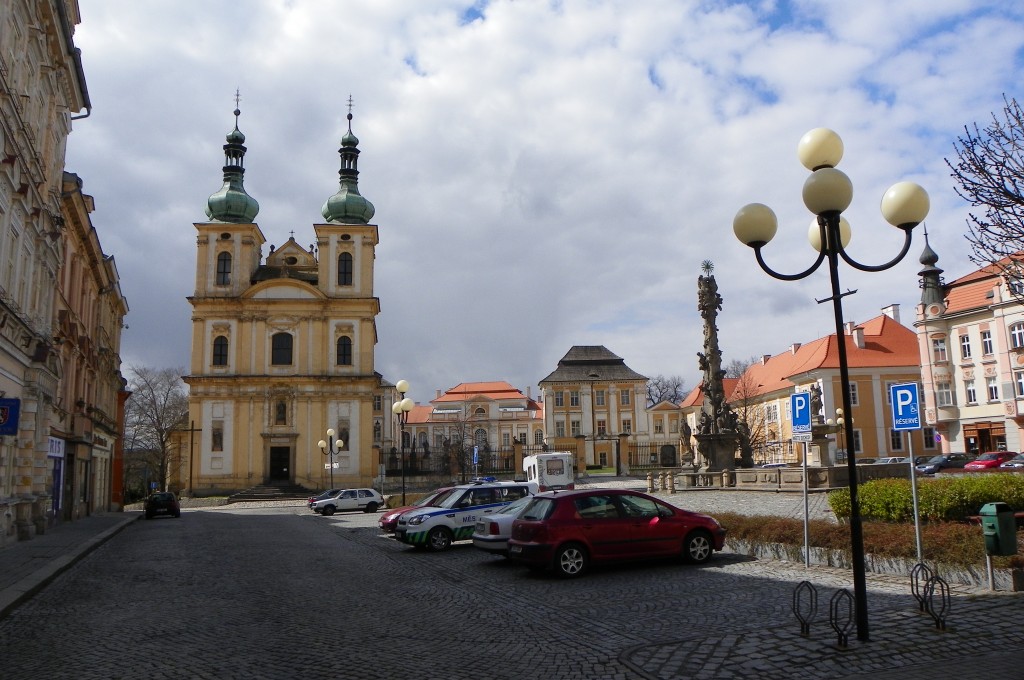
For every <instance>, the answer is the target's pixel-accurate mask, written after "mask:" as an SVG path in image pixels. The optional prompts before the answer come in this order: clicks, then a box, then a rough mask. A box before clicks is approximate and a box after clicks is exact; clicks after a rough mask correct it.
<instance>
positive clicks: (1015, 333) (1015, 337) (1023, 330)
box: [1010, 323, 1024, 349]
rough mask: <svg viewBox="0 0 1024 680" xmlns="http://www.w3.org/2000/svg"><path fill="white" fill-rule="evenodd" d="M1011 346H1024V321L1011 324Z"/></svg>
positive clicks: (1015, 347) (1016, 347) (1017, 347)
mask: <svg viewBox="0 0 1024 680" xmlns="http://www.w3.org/2000/svg"><path fill="white" fill-rule="evenodd" d="M1010 347H1013V348H1014V349H1020V348H1021V347H1024V323H1015V324H1013V325H1012V326H1010Z"/></svg>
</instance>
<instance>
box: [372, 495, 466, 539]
mask: <svg viewBox="0 0 1024 680" xmlns="http://www.w3.org/2000/svg"><path fill="white" fill-rule="evenodd" d="M451 490H452V487H450V486H443V487H441V488H440V489H438V490H436V491H432V492H430V493H428V494H427V495H426V496H424V497H423V498H421V499H419V500H418V501H416V502H415V503H413V504H412V505H403V506H402V507H399V508H395V509H393V510H388V511H387V512H385V513H384V514H383V515H381V516H380V519H379V520H378V521H377V526H379V527H380V528H381V530H383V531H386V532H387V533H389V534H393V533H395V527H397V526H398V516H399V515H401V514H402V513H405V512H409V511H410V510H415V509H416V508H425V507H433V506H434V505H435V504H436V503H439V502H440V500H441V499H442V498H444V496H445V495H447V494H448V493H449V492H450V491H451Z"/></svg>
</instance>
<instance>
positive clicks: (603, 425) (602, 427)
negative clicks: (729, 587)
mask: <svg viewBox="0 0 1024 680" xmlns="http://www.w3.org/2000/svg"><path fill="white" fill-rule="evenodd" d="M1021 373H1022V374H1024V371H1021ZM607 432H608V424H607V422H606V421H604V420H598V421H597V433H598V434H599V435H604V434H607Z"/></svg>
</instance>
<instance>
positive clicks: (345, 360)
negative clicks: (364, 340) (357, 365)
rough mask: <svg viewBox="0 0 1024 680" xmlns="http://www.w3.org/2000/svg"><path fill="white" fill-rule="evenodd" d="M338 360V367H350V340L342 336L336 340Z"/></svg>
mask: <svg viewBox="0 0 1024 680" xmlns="http://www.w3.org/2000/svg"><path fill="white" fill-rule="evenodd" d="M337 354H338V358H337V363H338V365H339V366H351V365H352V338H350V337H348V336H347V335H343V336H341V337H340V338H338V351H337Z"/></svg>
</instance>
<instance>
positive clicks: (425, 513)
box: [395, 482, 537, 552]
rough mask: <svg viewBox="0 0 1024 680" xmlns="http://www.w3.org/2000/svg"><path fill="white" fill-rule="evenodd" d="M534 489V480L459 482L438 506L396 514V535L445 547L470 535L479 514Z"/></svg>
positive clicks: (414, 542) (422, 545)
mask: <svg viewBox="0 0 1024 680" xmlns="http://www.w3.org/2000/svg"><path fill="white" fill-rule="evenodd" d="M536 491H537V483H536V482H478V483H476V484H461V485H459V486H457V487H455V488H454V489H452V492H451V494H450V495H448V496H446V497H445V498H444V500H442V501H440V502H439V503H438V507H427V508H418V509H416V510H410V511H409V512H406V513H403V514H401V515H399V517H398V526H397V527H395V538H396V539H398V540H399V541H401V542H402V543H406V544H408V545H411V546H413V547H415V548H428V549H429V550H433V551H435V552H440V551H442V550H447V549H448V548H450V547H451V545H452V541H466V540H469V539H471V538H472V537H473V529H474V528H475V527H476V522H477V519H479V518H480V517H482V516H484V515H488V514H490V513H492V512H494V511H496V510H498V509H499V508H502V507H504V506H506V505H508V504H509V503H511V502H512V501H515V500H519V499H520V498H522V497H523V496H529V495H530V494H533V493H536Z"/></svg>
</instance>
